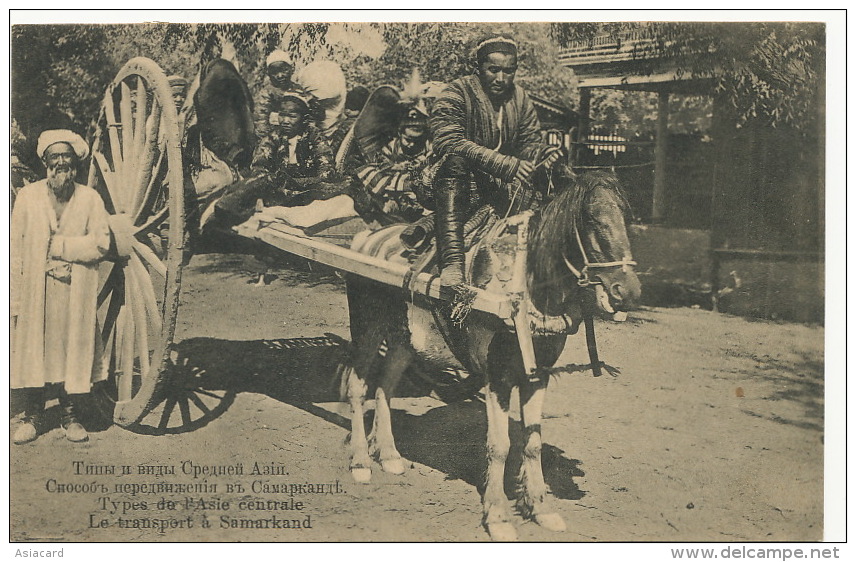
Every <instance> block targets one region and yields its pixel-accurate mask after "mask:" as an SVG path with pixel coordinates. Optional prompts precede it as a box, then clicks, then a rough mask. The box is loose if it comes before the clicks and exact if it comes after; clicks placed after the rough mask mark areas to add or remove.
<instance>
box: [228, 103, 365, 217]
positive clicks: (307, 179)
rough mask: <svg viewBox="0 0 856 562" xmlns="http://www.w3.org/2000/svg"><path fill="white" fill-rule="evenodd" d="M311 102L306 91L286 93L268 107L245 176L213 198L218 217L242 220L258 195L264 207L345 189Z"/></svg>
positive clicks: (324, 196)
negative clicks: (266, 119) (266, 128)
mask: <svg viewBox="0 0 856 562" xmlns="http://www.w3.org/2000/svg"><path fill="white" fill-rule="evenodd" d="M311 104H312V101H311V99H310V98H309V97H308V96H305V95H302V94H300V93H287V94H284V95H283V96H282V98H281V99H280V101H279V103H278V104H276V105H273V106H272V109H273V110H274V111H272V112H271V113H270V118H269V121H270V123H271V129H270V131H269V132H268V134H266V135H265V136H264V137H262V139H261V140H260V141H259V144H258V145H257V146H256V149H255V151H254V153H253V162H252V165H251V167H250V177H249V179H247V180H244V181H239V182H237V183H235V184H233V185H232V186H230V187H229V188H228V190H227V193H226V194H225V195H224V196H223V197H222V198H221V199H220V201H218V202H217V205H216V214H217V216H218V218H219V219H220V220H219V221H218V222H220V223H221V224H222V225H224V226H225V225H230V226H231V225H235V224H238V223H241V222H244V221H245V220H247V219H248V218H250V216H251V215H252V214H253V212H254V211H255V208H256V202H257V201H258V200H262V201H263V202H264V204H265V206H296V205H306V204H308V203H310V202H311V201H314V200H316V199H328V198H330V197H333V196H335V195H338V194H340V193H342V192H344V191H345V189H346V188H347V186H348V184H349V181H347V180H345V179H343V178H342V177H340V176H339V175H338V174H337V173H336V171H335V168H334V165H333V152H332V150H331V149H330V146H329V144H328V143H327V140H326V139H325V138H324V136H323V135H322V134H321V133H320V132H319V131H318V129H317V127H316V126H315V124H314V123H313V122H312V118H311V115H312V110H311ZM224 223H225V224H224Z"/></svg>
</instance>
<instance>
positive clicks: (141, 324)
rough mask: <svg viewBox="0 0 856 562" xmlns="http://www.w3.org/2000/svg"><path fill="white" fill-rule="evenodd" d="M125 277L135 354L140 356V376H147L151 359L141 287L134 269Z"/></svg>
mask: <svg viewBox="0 0 856 562" xmlns="http://www.w3.org/2000/svg"><path fill="white" fill-rule="evenodd" d="M127 278H128V281H130V283H129V286H130V291H129V292H130V301H131V314H132V318H133V322H134V331H135V333H136V336H137V341H136V343H137V356H138V357H139V358H140V373H141V374H142V376H144V377H147V376H149V375H150V373H149V371H150V370H151V360H150V358H149V330H148V322H147V321H146V311H145V306H144V305H143V299H142V295H141V294H140V293H141V292H142V289H141V287H140V283H138V279H137V278H138V275H136V274H135V273H134V270H130V275H128V277H127Z"/></svg>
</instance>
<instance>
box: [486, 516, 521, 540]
mask: <svg viewBox="0 0 856 562" xmlns="http://www.w3.org/2000/svg"><path fill="white" fill-rule="evenodd" d="M486 526H487V532H488V534H489V535H490V538H491V540H494V541H497V542H513V541H516V540H517V529H515V528H514V525H512V524H511V523H509V522H508V521H500V522H499V523H487V524H486Z"/></svg>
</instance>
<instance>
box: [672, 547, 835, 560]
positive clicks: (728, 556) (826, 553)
mask: <svg viewBox="0 0 856 562" xmlns="http://www.w3.org/2000/svg"><path fill="white" fill-rule="evenodd" d="M671 550H672V558H673V559H687V560H697V559H725V560H742V559H761V560H783V561H784V560H791V559H794V560H811V559H814V560H824V559H827V558H840V552H841V549H840V548H838V547H837V546H833V547H830V548H822V547H818V548H782V547H768V546H762V547H751V546H741V547H732V546H726V547H725V548H721V549H717V548H673V549H671Z"/></svg>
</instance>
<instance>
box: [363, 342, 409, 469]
mask: <svg viewBox="0 0 856 562" xmlns="http://www.w3.org/2000/svg"><path fill="white" fill-rule="evenodd" d="M411 359H412V355H411V353H410V350H409V349H407V348H405V347H404V346H403V345H400V344H392V343H390V344H389V350H388V351H387V353H386V357H385V358H384V362H383V374H382V376H381V381H380V385H378V388H377V391H376V392H375V416H374V426H373V428H372V439H371V441H373V445H374V447H375V450H376V452H377V459H378V462H380V465H381V468H383V470H384V472H389V473H391V474H402V473H404V461H403V460H402V459H401V454H400V453H399V452H398V449H397V448H396V447H395V438H394V437H393V435H392V414H391V412H390V408H389V402H390V400H391V399H392V397H393V396H394V395H395V388H396V387H397V386H398V381H399V380H401V375H402V374H403V373H404V371H405V369H407V367H408V366H409V365H410V362H411Z"/></svg>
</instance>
